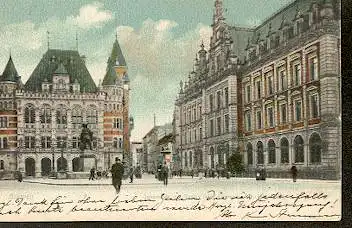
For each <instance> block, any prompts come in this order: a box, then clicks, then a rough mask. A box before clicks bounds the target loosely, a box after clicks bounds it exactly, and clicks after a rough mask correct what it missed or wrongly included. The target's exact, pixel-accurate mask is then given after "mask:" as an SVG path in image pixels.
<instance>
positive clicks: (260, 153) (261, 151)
mask: <svg viewBox="0 0 352 228" xmlns="http://www.w3.org/2000/svg"><path fill="white" fill-rule="evenodd" d="M257 164H264V149H263V143H262V142H261V141H259V142H258V143H257Z"/></svg>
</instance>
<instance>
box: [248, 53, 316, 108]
mask: <svg viewBox="0 0 352 228" xmlns="http://www.w3.org/2000/svg"><path fill="white" fill-rule="evenodd" d="M301 66H302V64H301V61H298V62H297V61H296V62H294V65H292V66H291V75H292V82H290V83H289V82H288V76H287V70H286V68H285V66H281V67H278V68H277V71H276V72H277V76H276V83H275V77H274V75H273V71H270V72H267V73H265V74H264V79H263V78H262V77H261V76H259V77H256V78H254V80H253V85H252V84H251V83H247V84H246V85H245V88H244V94H245V95H244V101H245V103H249V102H251V101H252V100H258V99H261V98H263V97H264V96H270V95H273V94H274V93H275V92H276V91H285V90H287V89H288V88H289V87H296V86H300V85H301V84H302V81H303V80H302V78H303V74H302V70H301V68H302V67H301ZM307 68H308V69H309V70H308V79H307V80H308V81H315V80H319V72H318V58H317V57H316V56H315V57H312V58H310V59H309V61H308V67H307ZM263 80H264V86H265V88H266V93H264V90H263ZM275 85H276V86H275ZM253 86H254V89H255V91H254V93H253V94H252V90H251V88H253Z"/></svg>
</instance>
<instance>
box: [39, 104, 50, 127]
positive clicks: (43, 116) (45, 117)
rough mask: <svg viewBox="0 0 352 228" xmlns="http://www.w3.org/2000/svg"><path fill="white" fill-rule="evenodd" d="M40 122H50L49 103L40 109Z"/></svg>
mask: <svg viewBox="0 0 352 228" xmlns="http://www.w3.org/2000/svg"><path fill="white" fill-rule="evenodd" d="M40 122H41V123H44V124H50V123H51V108H50V106H49V105H44V106H43V107H42V109H41V111H40Z"/></svg>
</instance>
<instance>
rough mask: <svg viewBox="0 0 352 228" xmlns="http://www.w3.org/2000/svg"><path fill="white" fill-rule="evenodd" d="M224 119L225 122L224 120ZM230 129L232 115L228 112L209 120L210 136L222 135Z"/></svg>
mask: <svg viewBox="0 0 352 228" xmlns="http://www.w3.org/2000/svg"><path fill="white" fill-rule="evenodd" d="M222 121H224V122H222ZM229 131H230V117H229V115H228V114H226V115H224V117H223V118H222V117H221V116H219V117H217V118H216V119H211V120H209V130H208V136H210V137H212V136H215V135H221V134H226V133H229Z"/></svg>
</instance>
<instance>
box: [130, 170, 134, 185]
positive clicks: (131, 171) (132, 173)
mask: <svg viewBox="0 0 352 228" xmlns="http://www.w3.org/2000/svg"><path fill="white" fill-rule="evenodd" d="M133 175H134V169H133V167H131V168H130V183H133Z"/></svg>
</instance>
